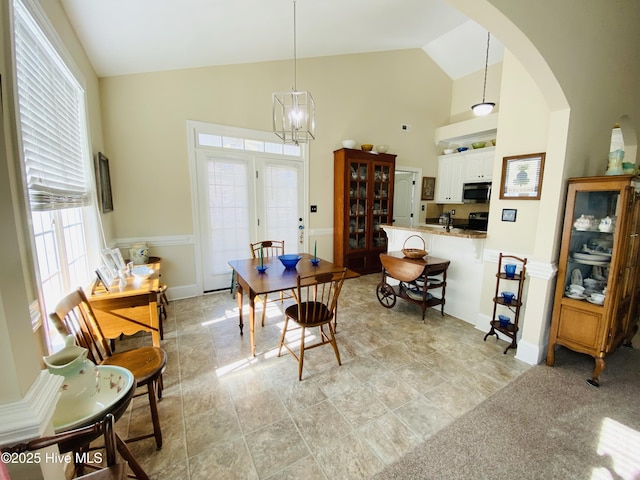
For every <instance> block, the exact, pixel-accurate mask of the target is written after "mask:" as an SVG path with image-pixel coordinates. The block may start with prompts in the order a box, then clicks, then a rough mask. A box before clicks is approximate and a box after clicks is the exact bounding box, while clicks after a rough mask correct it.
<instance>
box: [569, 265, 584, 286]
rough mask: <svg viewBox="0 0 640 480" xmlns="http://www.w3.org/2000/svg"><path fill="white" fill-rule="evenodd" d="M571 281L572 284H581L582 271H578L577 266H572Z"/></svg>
mask: <svg viewBox="0 0 640 480" xmlns="http://www.w3.org/2000/svg"><path fill="white" fill-rule="evenodd" d="M571 283H572V284H573V285H580V286H582V272H581V271H580V269H579V268H574V269H573V271H572V272H571Z"/></svg>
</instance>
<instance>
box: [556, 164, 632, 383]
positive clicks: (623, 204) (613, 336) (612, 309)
mask: <svg viewBox="0 0 640 480" xmlns="http://www.w3.org/2000/svg"><path fill="white" fill-rule="evenodd" d="M639 235H640V178H638V177H634V176H633V175H612V176H602V177H584V178H572V179H569V187H568V194H567V203H566V210H565V218H564V227H563V230H562V244H561V249H560V259H559V260H558V278H557V283H556V290H555V297H554V307H553V316H552V319H551V329H550V332H549V349H548V351H547V364H548V365H550V366H551V365H553V364H554V359H555V358H554V357H555V349H556V346H558V345H563V346H565V347H567V348H569V349H571V350H574V351H576V352H581V353H586V354H588V355H591V356H592V357H594V359H595V368H594V370H593V372H592V374H591V378H589V379H588V380H587V382H589V383H590V384H591V385H593V386H598V385H599V376H600V374H601V373H602V371H603V370H604V368H605V358H606V357H607V356H608V355H610V354H612V353H613V352H615V350H616V349H617V348H618V347H619V346H620V345H628V346H630V344H631V339H632V338H633V336H634V335H635V333H636V332H637V330H638V326H637V319H638V313H639V309H640V306H639V305H638V303H639V301H640V292H639V290H640V279H639V276H640V269H639V263H638V256H639V253H640V239H639V237H638V236H639ZM570 285H577V287H573V289H572V288H571V287H570ZM583 289H584V290H583ZM594 294H595V295H594ZM598 294H604V300H603V299H602V295H598Z"/></svg>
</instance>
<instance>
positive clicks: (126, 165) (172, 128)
mask: <svg viewBox="0 0 640 480" xmlns="http://www.w3.org/2000/svg"><path fill="white" fill-rule="evenodd" d="M291 66H292V65H291V62H290V61H286V62H267V63H256V64H248V65H232V66H222V67H211V68H198V69H188V70H180V71H170V72H160V73H150V74H141V75H127V76H119V77H111V78H103V79H101V81H100V86H101V95H102V111H103V125H104V135H105V144H106V149H105V151H106V153H107V155H108V156H109V158H110V162H111V175H112V183H113V196H114V208H115V214H114V224H115V236H116V237H118V238H121V239H122V238H125V239H126V238H149V237H158V236H172V235H191V234H193V233H194V228H193V222H192V209H191V192H190V189H191V186H190V183H189V165H188V156H187V138H186V135H185V134H186V122H187V120H198V121H204V122H211V123H218V124H224V125H231V126H236V127H243V128H250V129H256V130H266V131H270V130H271V94H272V93H273V92H276V91H282V90H285V91H286V90H288V89H289V88H290V85H291V81H292V77H291V73H292V71H291ZM298 88H299V89H308V90H309V91H311V92H312V94H313V96H314V99H315V101H316V109H317V115H316V123H317V127H316V140H315V141H312V142H311V144H310V176H311V178H312V179H313V181H312V182H311V183H310V192H309V200H310V202H311V204H315V205H317V206H318V213H315V214H311V215H310V217H309V223H310V224H309V225H308V228H309V229H312V230H313V229H331V228H332V227H333V195H332V192H333V151H334V150H335V149H337V148H341V147H342V144H341V143H342V140H344V139H347V138H352V139H355V140H356V141H357V142H359V143H374V144H388V145H390V150H389V151H390V153H394V154H397V155H398V158H397V162H398V164H400V165H403V166H413V167H420V168H422V169H423V173H424V175H431V176H434V175H435V173H436V154H437V152H436V149H435V145H434V144H433V135H434V129H435V128H436V127H438V126H440V125H443V124H445V123H447V121H448V118H449V109H450V103H451V81H450V79H449V78H448V77H447V76H446V75H445V74H444V73H443V72H442V71H441V70H440V69H439V68H438V67H437V66H436V65H435V64H434V63H433V61H432V60H431V59H430V58H429V57H428V56H427V55H426V54H425V53H424V52H423V51H422V50H420V49H416V50H403V51H394V52H384V53H373V54H362V55H344V56H334V57H322V58H313V59H305V60H300V61H298ZM403 123H405V124H410V125H411V126H412V132H411V133H406V132H403V131H402V130H401V128H400V126H401V124H403ZM274 139H276V137H275V135H274ZM310 240H314V238H311V239H310ZM152 250H153V247H152ZM164 252H165V254H166V257H165V256H163V258H167V259H168V260H170V261H172V262H174V263H177V264H180V263H183V262H185V263H187V264H189V263H193V258H179V257H178V253H177V251H176V252H172V251H170V249H169V248H168V247H165V248H164ZM318 254H319V255H320V256H326V257H327V258H332V257H333V251H332V244H331V240H330V239H327V238H318ZM175 273H176V274H177V272H175ZM167 275H168V277H171V278H167V282H168V283H169V284H170V285H171V284H175V283H174V282H175V281H176V280H177V279H176V278H175V277H174V275H173V274H171V272H170V271H168V272H167ZM195 281H196V279H195V278H192V279H191V282H190V283H193V282H195Z"/></svg>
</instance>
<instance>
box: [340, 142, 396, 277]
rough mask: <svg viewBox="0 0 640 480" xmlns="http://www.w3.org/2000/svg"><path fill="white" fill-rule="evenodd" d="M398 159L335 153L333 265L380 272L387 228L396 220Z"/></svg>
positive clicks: (359, 152) (345, 151)
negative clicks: (395, 183) (385, 227)
mask: <svg viewBox="0 0 640 480" xmlns="http://www.w3.org/2000/svg"><path fill="white" fill-rule="evenodd" d="M395 162H396V156H395V155H392V154H387V153H371V152H365V151H362V150H354V149H349V148H342V149H340V150H336V151H335V152H334V153H333V166H334V171H333V179H334V192H333V194H334V207H333V212H334V213H333V228H334V235H333V263H335V264H337V265H339V266H341V267H347V268H349V269H350V270H354V271H356V272H358V273H360V274H367V273H374V272H380V271H381V269H382V264H381V263H380V254H381V253H384V252H386V251H387V234H386V233H385V231H384V230H383V229H382V226H383V225H390V224H391V222H392V219H393V180H394V172H395Z"/></svg>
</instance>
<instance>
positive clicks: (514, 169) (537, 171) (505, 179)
mask: <svg viewBox="0 0 640 480" xmlns="http://www.w3.org/2000/svg"><path fill="white" fill-rule="evenodd" d="M544 157H545V154H544V153H532V154H529V155H516V156H513V157H504V159H503V160H502V179H501V182H500V198H501V199H502V200H540V189H541V188H542V174H543V172H544Z"/></svg>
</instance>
